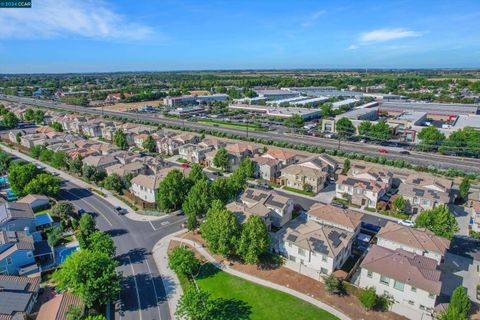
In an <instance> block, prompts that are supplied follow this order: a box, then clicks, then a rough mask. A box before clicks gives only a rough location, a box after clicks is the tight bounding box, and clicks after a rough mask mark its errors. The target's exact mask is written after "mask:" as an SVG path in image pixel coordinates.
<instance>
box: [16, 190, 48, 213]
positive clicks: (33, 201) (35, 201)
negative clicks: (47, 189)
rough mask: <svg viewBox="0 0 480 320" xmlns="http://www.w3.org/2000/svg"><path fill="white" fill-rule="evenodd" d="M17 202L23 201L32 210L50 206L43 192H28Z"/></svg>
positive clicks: (35, 210)
mask: <svg viewBox="0 0 480 320" xmlns="http://www.w3.org/2000/svg"><path fill="white" fill-rule="evenodd" d="M17 203H25V204H28V205H29V206H30V208H32V210H33V212H37V211H40V210H43V209H47V208H48V207H49V206H50V200H49V199H48V197H47V196H44V195H43V194H29V195H26V196H25V197H23V198H21V199H19V200H18V201H17Z"/></svg>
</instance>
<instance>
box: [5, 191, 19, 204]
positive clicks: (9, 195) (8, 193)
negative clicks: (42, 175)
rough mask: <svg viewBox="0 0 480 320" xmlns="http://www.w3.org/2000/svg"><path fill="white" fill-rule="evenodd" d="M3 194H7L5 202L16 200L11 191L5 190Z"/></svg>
mask: <svg viewBox="0 0 480 320" xmlns="http://www.w3.org/2000/svg"><path fill="white" fill-rule="evenodd" d="M5 192H6V194H7V201H15V200H17V195H16V194H15V192H13V191H12V190H11V189H7V190H6V191H5Z"/></svg>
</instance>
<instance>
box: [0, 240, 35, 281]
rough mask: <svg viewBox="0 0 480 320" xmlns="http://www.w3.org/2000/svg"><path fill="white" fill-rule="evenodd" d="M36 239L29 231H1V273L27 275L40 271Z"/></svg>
mask: <svg viewBox="0 0 480 320" xmlns="http://www.w3.org/2000/svg"><path fill="white" fill-rule="evenodd" d="M34 250H35V246H34V240H33V237H32V236H31V235H30V233H29V232H25V231H0V274H9V275H27V274H30V273H35V272H38V270H39V269H38V266H37V264H36V262H35V257H34Z"/></svg>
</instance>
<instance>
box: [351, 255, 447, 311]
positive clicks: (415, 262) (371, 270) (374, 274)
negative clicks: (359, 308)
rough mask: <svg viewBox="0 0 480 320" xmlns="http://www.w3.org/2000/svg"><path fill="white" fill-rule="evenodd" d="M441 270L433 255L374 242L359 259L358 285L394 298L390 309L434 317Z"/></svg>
mask: <svg viewBox="0 0 480 320" xmlns="http://www.w3.org/2000/svg"><path fill="white" fill-rule="evenodd" d="M440 276H441V272H440V270H438V268H437V261H436V260H435V259H432V258H429V257H426V256H422V255H418V254H415V253H412V252H409V251H406V250H404V249H395V250H392V249H389V248H385V247H382V246H380V245H373V246H372V247H371V248H370V250H369V251H368V254H367V255H366V257H365V259H364V260H363V262H362V263H361V270H360V277H359V286H360V287H361V288H367V287H373V288H375V291H376V293H377V294H378V295H384V294H385V295H388V296H390V297H392V298H393V301H394V303H393V305H392V306H391V310H392V311H393V312H395V313H398V314H400V315H403V316H405V317H407V318H408V319H414V320H423V319H433V313H434V311H435V307H436V306H437V297H438V296H439V295H440V291H441V287H442V282H441V280H440Z"/></svg>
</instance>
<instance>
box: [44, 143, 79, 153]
mask: <svg viewBox="0 0 480 320" xmlns="http://www.w3.org/2000/svg"><path fill="white" fill-rule="evenodd" d="M76 148H77V146H76V145H75V144H74V143H73V142H60V143H55V144H49V145H48V146H47V149H48V150H52V151H53V152H60V151H63V152H67V151H70V150H74V149H76Z"/></svg>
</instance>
